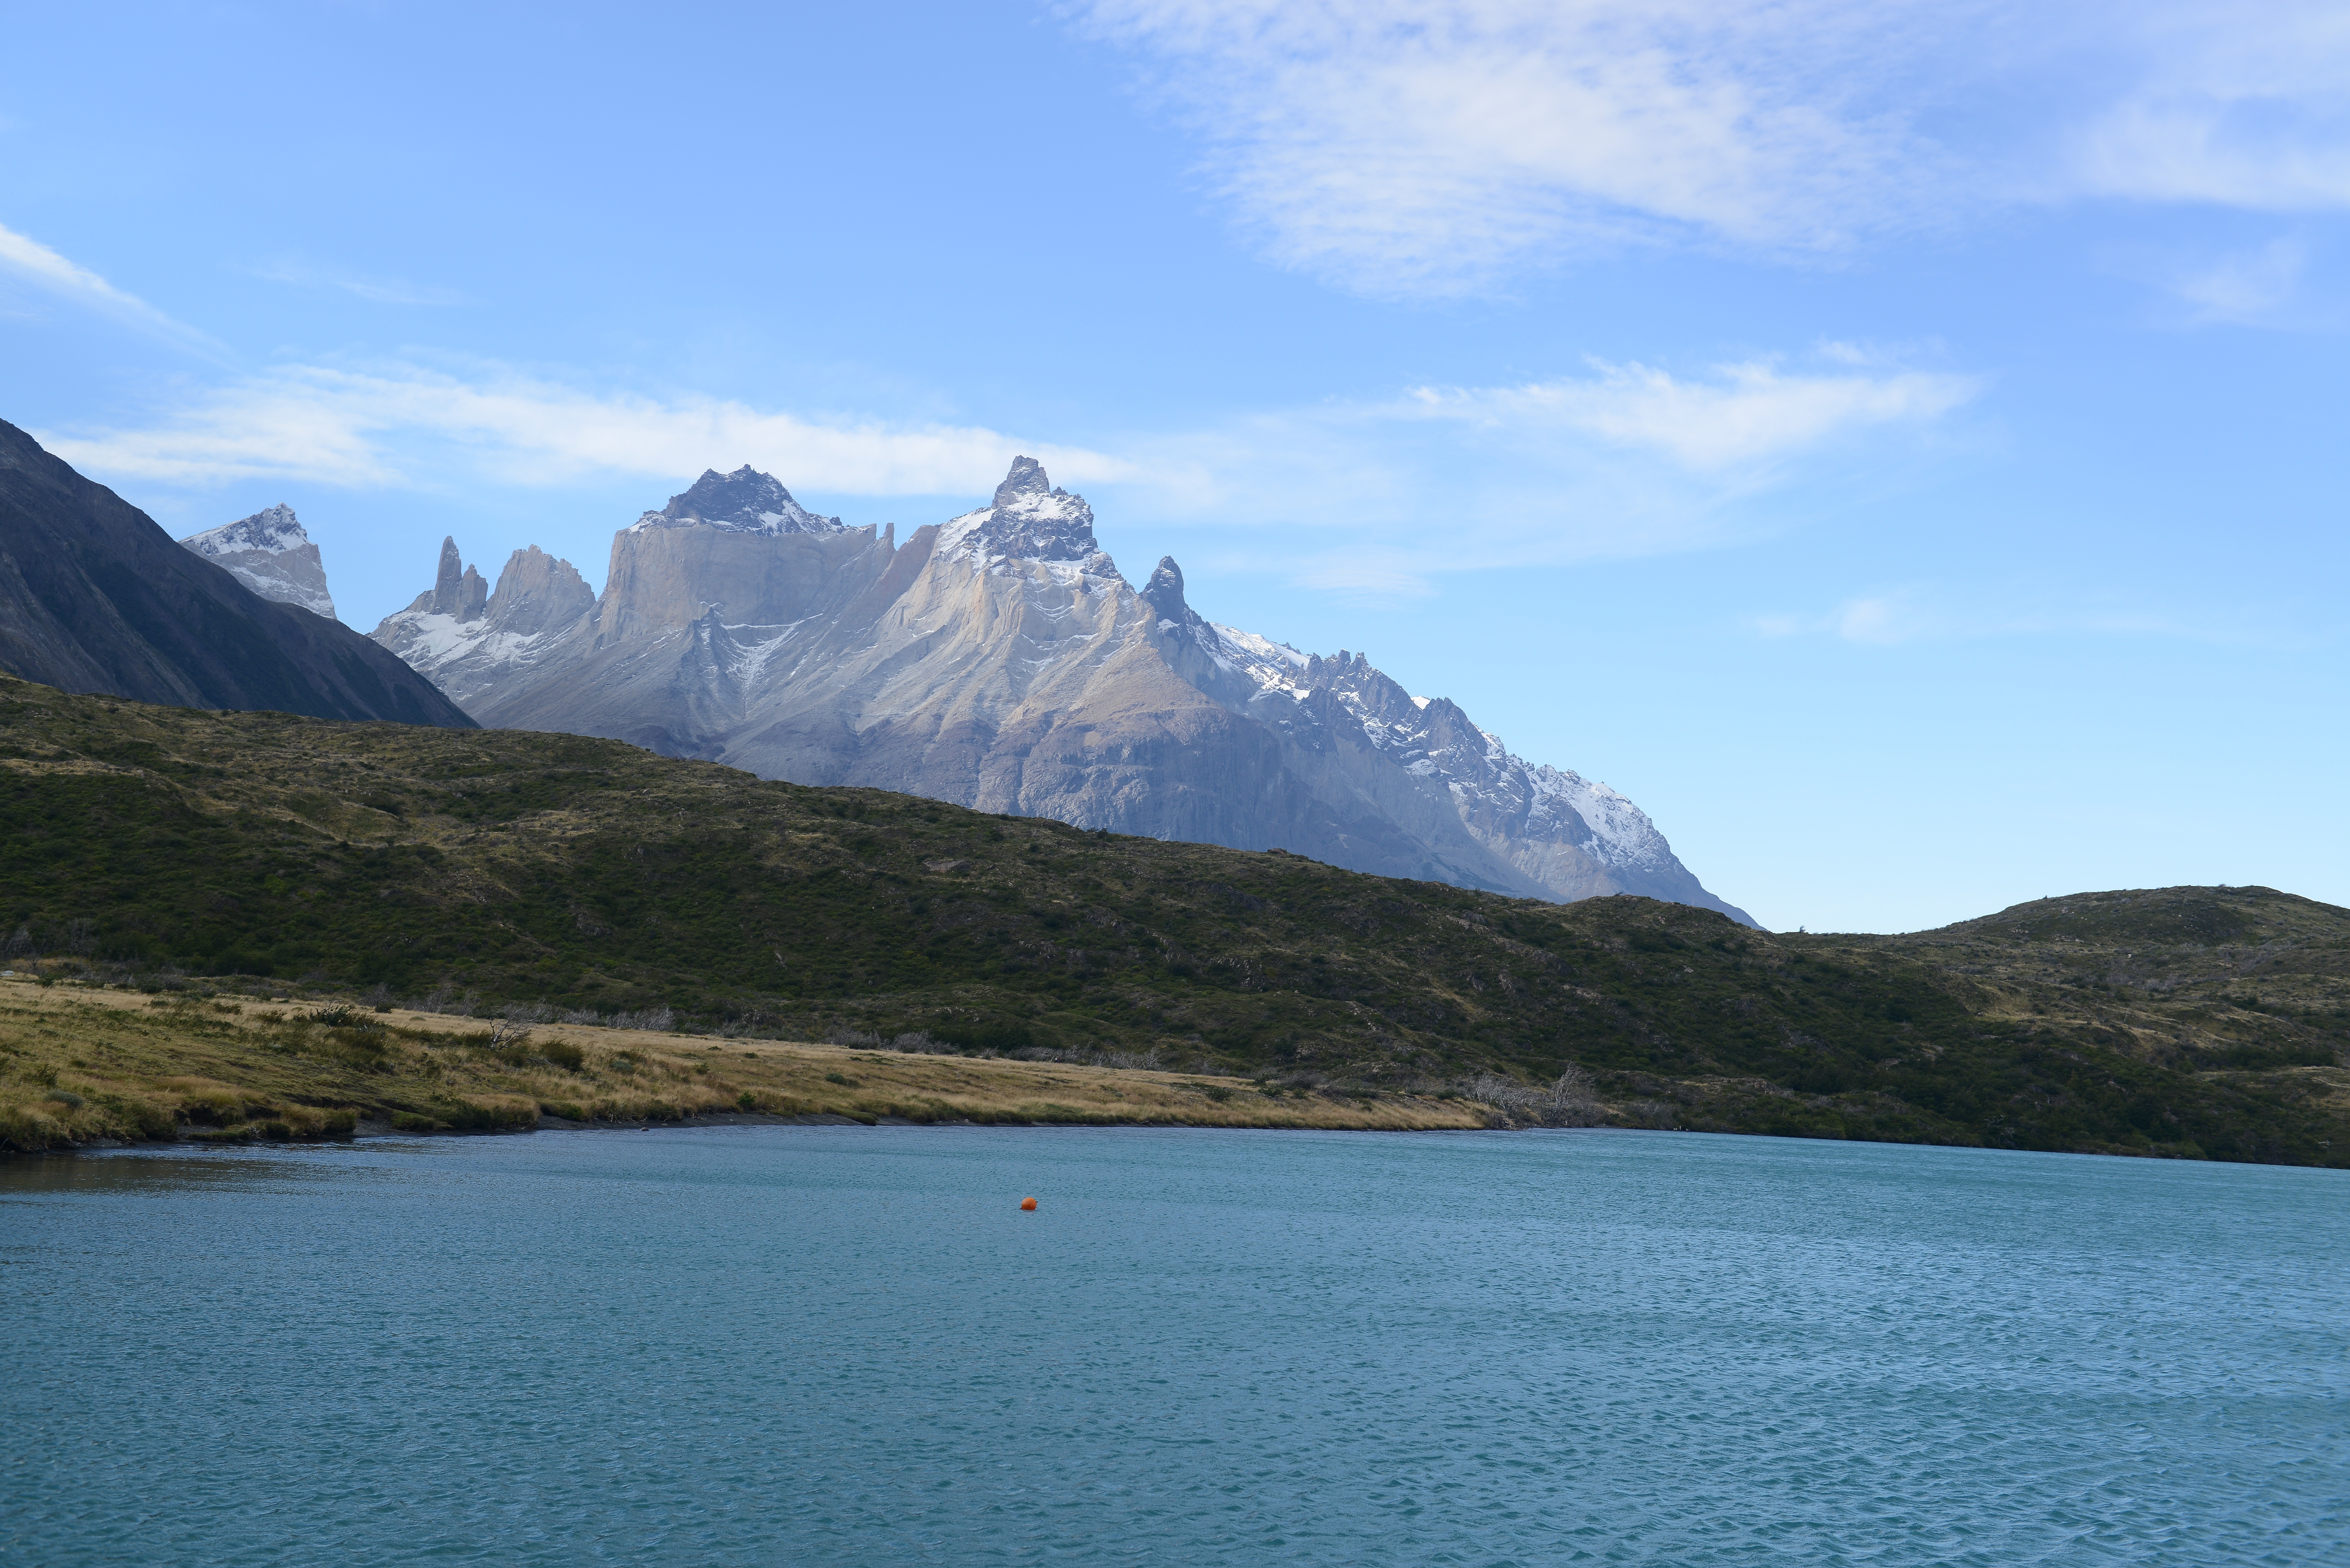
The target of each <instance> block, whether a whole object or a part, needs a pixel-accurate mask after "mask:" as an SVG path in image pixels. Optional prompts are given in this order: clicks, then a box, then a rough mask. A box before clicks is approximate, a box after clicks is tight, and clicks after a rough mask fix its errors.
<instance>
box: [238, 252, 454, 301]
mask: <svg viewBox="0 0 2350 1568" xmlns="http://www.w3.org/2000/svg"><path fill="white" fill-rule="evenodd" d="M245 270H246V271H247V272H249V273H251V274H252V275H254V276H255V277H257V278H261V279H264V280H265V281H266V282H269V283H287V284H292V285H294V286H296V287H297V288H316V289H332V290H335V291H337V292H338V293H342V294H348V295H349V296H352V297H353V298H356V299H364V300H366V301H367V302H368V303H369V304H370V305H413V306H450V305H471V304H473V300H472V299H471V298H469V297H468V296H465V295H463V294H461V293H459V292H458V291H457V290H455V289H453V288H434V287H431V286H426V285H423V284H415V283H410V282H409V281H407V280H406V279H405V278H397V277H385V276H380V275H373V274H369V273H359V272H352V271H349V270H348V269H345V268H340V267H330V266H321V265H318V264H317V263H315V262H310V261H306V260H304V259H302V258H301V257H299V256H279V257H277V258H276V259H275V260H272V261H266V262H262V263H259V264H257V265H254V266H250V267H247V268H246V269H245Z"/></svg>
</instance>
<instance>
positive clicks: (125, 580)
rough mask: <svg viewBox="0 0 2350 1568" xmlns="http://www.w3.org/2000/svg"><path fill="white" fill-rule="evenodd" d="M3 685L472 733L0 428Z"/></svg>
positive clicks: (445, 705) (369, 656)
mask: <svg viewBox="0 0 2350 1568" xmlns="http://www.w3.org/2000/svg"><path fill="white" fill-rule="evenodd" d="M0 670H6V671H7V672H8V673H10V674H12V675H16V676H19V677H21V678H23V679H25V680H37V681H40V682H42V683H43V684H45V685H49V686H57V687H61V688H63V689H64V690H66V691H103V692H108V693H110V694H112V695H115V696H120V697H130V698H135V699H137V700H138V701H142V702H161V703H169V704H172V705H174V706H179V707H187V708H243V709H275V710H276V711H280V712H286V713H307V714H311V715H314V716H316V717H318V718H325V719H396V720H400V721H401V722H406V723H411V724H446V725H456V726H470V725H471V724H472V723H473V721H472V720H471V719H469V718H467V717H466V716H465V714H464V712H463V710H461V709H459V708H458V707H457V706H456V704H455V703H453V702H452V701H450V700H449V699H448V698H447V697H445V696H443V695H442V693H441V691H439V689H438V688H436V687H435V686H434V685H433V684H432V682H431V681H429V680H425V679H424V678H422V677H421V676H420V675H418V674H417V673H416V672H415V671H414V670H411V669H410V668H409V667H408V666H407V665H405V664H403V663H401V662H400V659H397V658H395V657H394V656H392V655H391V654H390V653H388V652H386V651H385V650H384V649H382V648H380V647H379V646H377V645H376V644H375V643H373V642H370V641H369V640H368V639H366V638H364V637H361V636H360V635H359V633H358V632H355V631H353V630H352V629H351V628H348V627H347V626H345V625H343V624H342V623H341V622H340V621H337V620H331V619H328V618H327V617H325V616H323V615H318V614H314V613H313V612H311V611H310V610H307V609H304V608H301V607H298V606H296V605H291V604H285V603H281V602H278V601H276V600H272V599H266V598H264V597H261V596H260V595H259V594H256V593H255V592H254V591H253V589H252V588H250V587H246V586H245V584H244V582H242V581H240V580H239V579H238V577H237V576H236V575H235V574H234V573H233V572H231V571H229V570H228V569H227V568H226V567H225V566H220V565H218V564H217V563H215V562H214V561H213V560H211V559H209V558H207V557H206V556H203V555H199V554H197V553H196V552H194V551H192V550H187V549H183V548H182V547H181V546H180V545H179V544H178V543H177V542H175V541H174V540H173V539H172V536H171V535H168V534H166V533H164V532H163V530H162V529H161V528H159V527H157V526H156V525H155V523H154V521H153V519H151V518H150V517H149V516H148V515H147V514H145V513H143V512H141V511H140V510H139V509H138V508H137V507H135V506H132V505H130V504H129V503H128V502H126V501H124V500H123V499H122V498H121V497H120V496H119V495H116V494H115V493H113V492H112V491H110V490H108V489H106V488H105V487H103V486H102V485H98V484H93V483H90V482H89V481H88V480H87V479H85V478H83V477H82V476H81V475H80V474H78V473H76V472H74V471H73V470H72V469H71V468H69V467H68V466H67V465H66V464H65V463H64V462H61V461H59V460H58V459H57V458H56V457H53V456H51V455H50V454H49V453H47V452H44V451H42V450H41V447H40V443H39V442H37V441H34V440H33V438H32V437H31V436H29V435H27V434H26V433H25V432H24V431H20V430H18V429H16V427H15V426H14V425H10V424H5V423H0Z"/></svg>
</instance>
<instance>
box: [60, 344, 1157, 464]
mask: <svg viewBox="0 0 2350 1568" xmlns="http://www.w3.org/2000/svg"><path fill="white" fill-rule="evenodd" d="M43 440H44V442H45V444H47V446H48V447H49V448H50V449H51V450H52V451H54V452H57V454H58V455H59V456H61V457H63V458H65V459H66V460H67V461H68V462H72V463H75V464H76V465H78V466H81V467H85V468H87V469H88V470H90V471H91V472H98V473H102V474H107V475H110V476H117V477H122V478H135V479H143V480H149V481H153V482H159V483H166V484H172V485H182V486H196V487H201V486H209V485H215V484H220V483H228V482H232V481H236V480H244V479H253V478H262V477H271V478H289V479H305V480H310V481H315V482H318V483H328V484H338V485H353V486H376V485H397V484H402V483H408V472H407V466H406V465H405V464H404V462H403V455H402V454H403V452H409V451H411V450H412V449H413V448H414V447H415V446H416V445H417V444H418V443H420V442H441V443H447V444H448V445H449V446H450V447H452V448H453V449H454V450H455V451H457V452H461V453H463V454H464V457H465V461H467V462H470V464H471V465H472V466H473V467H475V468H477V469H479V470H480V471H482V472H484V474H485V475H486V476H487V477H489V478H490V479H491V480H492V481H493V482H495V483H508V484H515V485H521V486H539V485H551V484H563V483H572V482H575V481H577V480H580V479H583V478H588V477H594V476H598V475H604V474H643V475H649V476H657V475H673V474H677V473H692V472H698V471H699V470H701V469H702V468H704V467H706V466H708V465H710V464H712V463H713V462H752V463H754V464H756V465H757V466H759V467H761V468H763V469H766V470H769V471H771V472H777V473H780V474H785V475H787V476H789V483H793V484H798V485H806V486H808V487H810V488H813V489H817V490H830V491H838V492H844V493H852V494H864V495H901V494H936V493H947V492H954V491H968V490H971V489H973V488H984V487H985V486H986V485H992V484H993V483H994V482H995V481H996V479H998V478H1000V477H1001V476H1002V474H1003V468H1004V465H1005V464H1006V462H1009V461H1010V459H1011V457H1012V455H1013V454H1014V452H1015V451H1021V450H1026V451H1029V452H1033V453H1035V455H1037V456H1039V457H1042V458H1043V459H1045V462H1047V464H1048V465H1051V466H1055V467H1057V468H1059V469H1060V470H1061V471H1062V472H1067V473H1069V474H1071V475H1073V476H1076V477H1081V478H1096V479H1118V478H1123V477H1126V476H1127V474H1128V466H1127V465H1126V464H1123V463H1121V462H1119V461H1118V460H1117V459H1114V458H1108V457H1105V456H1103V455H1102V454H1100V453H1097V452H1088V451H1085V450H1082V449H1077V448H1067V447H1055V446H1050V445H1046V446H1028V447H1023V446H1022V444H1021V443H1019V442H1017V441H1014V439H1013V438H1011V437H1009V436H1006V435H1003V434H1002V433H1000V432H998V431H991V430H986V429H983V428H979V427H974V426H953V425H939V424H932V425H920V426H906V425H891V424H889V423H886V422H883V421H858V420H843V421H824V420H816V419H809V418H805V417H803V416H800V415H796V414H792V413H787V412H773V411H762V410H755V409H752V408H750V407H748V406H746V405H744V404H743V403H740V402H737V401H733V400H725V399H716V398H705V397H697V396H685V397H681V398H674V399H669V400H662V399H657V398H650V397H643V396H638V395H631V394H626V393H608V392H596V391H588V390H584V389H578V388H575V387H567V386H564V385H561V384H559V383H556V382H553V381H549V380H546V379H539V378H532V377H527V376H524V375H521V374H518V373H515V372H511V371H507V370H504V369H498V368H495V367H492V368H489V369H487V370H485V371H484V373H483V374H482V375H480V376H478V377H476V378H474V379H465V378H463V377H459V376H454V375H451V374H448V373H446V372H443V371H439V370H434V369H427V368H421V367H417V366H413V365H395V366H389V367H380V368H376V369H364V370H355V369H339V368H334V367H324V366H304V365H294V366H286V367H282V368H280V369H276V370H275V371H273V372H271V373H269V374H267V375H265V376H261V377H256V378H253V379H247V380H244V381H241V382H238V383H235V384H234V385H231V386H228V387H224V388H222V389H216V390H214V391H213V392H211V393H208V394H206V395H205V396H203V398H202V399H200V400H197V401H195V402H194V403H192V404H191V405H189V406H187V407H184V408H182V409H179V410H174V411H172V412H170V413H168V414H166V415H165V416H163V417H162V418H161V419H159V420H157V421H154V422H153V423H151V424H148V425H146V426H143V427H140V428H132V429H115V430H108V431H88V432H71V431H68V432H64V433H60V434H55V435H47V436H44V437H43ZM443 466H444V463H443V462H442V460H441V459H440V458H438V457H436V458H435V460H434V461H433V462H432V467H433V468H434V469H435V470H436V471H438V470H441V469H442V467H443Z"/></svg>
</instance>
